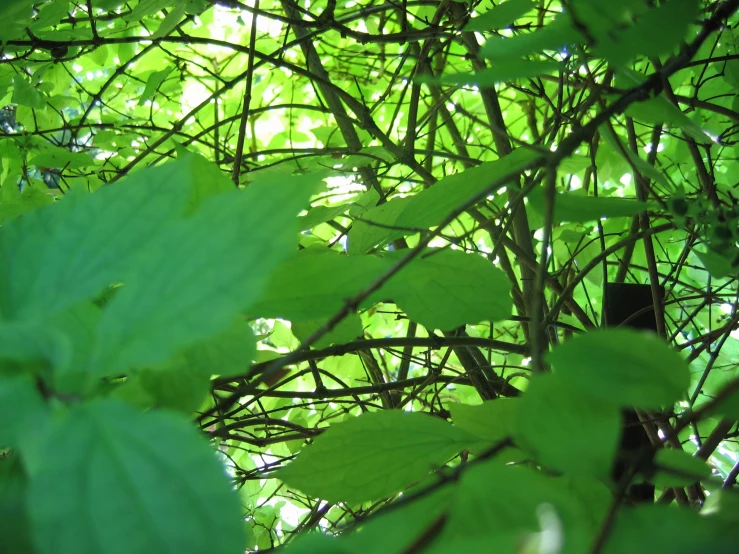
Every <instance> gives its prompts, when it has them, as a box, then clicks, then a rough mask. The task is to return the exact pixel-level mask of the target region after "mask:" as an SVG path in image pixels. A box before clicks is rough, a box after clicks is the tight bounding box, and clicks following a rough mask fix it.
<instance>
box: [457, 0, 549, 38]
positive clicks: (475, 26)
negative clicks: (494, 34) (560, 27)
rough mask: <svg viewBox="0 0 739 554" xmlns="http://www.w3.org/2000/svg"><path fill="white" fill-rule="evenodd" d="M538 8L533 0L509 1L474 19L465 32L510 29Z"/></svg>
mask: <svg viewBox="0 0 739 554" xmlns="http://www.w3.org/2000/svg"><path fill="white" fill-rule="evenodd" d="M535 7H536V4H534V2H532V0H508V1H507V2H503V3H502V4H498V5H497V6H495V7H494V8H493V9H491V10H489V11H487V12H485V13H483V14H482V15H478V16H477V17H473V18H472V19H470V20H469V22H468V23H467V25H465V26H464V29H462V30H463V31H492V30H494V29H502V28H504V27H508V26H509V25H510V24H512V23H513V22H514V21H516V19H518V18H519V17H521V16H523V15H526V14H527V13H529V12H530V11H532V10H533V9H534V8H535Z"/></svg>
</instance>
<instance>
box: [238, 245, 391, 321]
mask: <svg viewBox="0 0 739 554" xmlns="http://www.w3.org/2000/svg"><path fill="white" fill-rule="evenodd" d="M386 267H387V262H385V261H384V260H382V259H381V258H377V257H375V256H344V255H341V254H338V253H336V252H332V251H312V250H304V251H302V252H299V253H298V254H297V255H296V256H294V257H293V258H291V259H289V260H287V261H286V262H283V263H282V264H281V265H280V266H279V267H278V268H277V270H276V271H275V272H274V274H273V275H272V276H271V277H270V279H269V282H268V284H267V288H266V291H265V292H264V294H263V295H262V298H261V299H260V300H259V301H258V302H257V303H256V304H254V305H253V306H252V307H251V309H250V310H249V313H250V314H252V315H253V316H255V317H281V318H284V319H287V320H290V321H293V322H295V321H310V320H315V319H317V318H321V317H330V316H332V315H333V314H334V313H335V312H336V311H338V310H339V309H341V307H342V306H343V304H344V299H345V298H349V297H351V296H353V295H354V294H356V293H357V292H359V291H360V290H361V289H362V288H364V287H365V286H367V285H369V284H370V283H371V282H372V280H373V279H374V278H375V277H376V276H378V275H379V274H380V273H381V272H382V271H383V270H384V269H385V268H386Z"/></svg>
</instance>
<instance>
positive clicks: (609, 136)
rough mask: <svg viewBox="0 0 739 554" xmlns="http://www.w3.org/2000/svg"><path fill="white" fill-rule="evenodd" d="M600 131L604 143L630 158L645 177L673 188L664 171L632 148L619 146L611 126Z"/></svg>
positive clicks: (617, 153) (631, 162) (601, 128)
mask: <svg viewBox="0 0 739 554" xmlns="http://www.w3.org/2000/svg"><path fill="white" fill-rule="evenodd" d="M598 131H599V132H600V134H601V137H602V138H603V141H604V143H605V144H606V145H608V146H609V147H610V148H611V150H612V151H613V152H614V153H615V154H616V155H618V156H620V157H622V158H624V159H626V160H628V161H629V162H630V164H633V165H634V167H636V169H637V170H638V171H639V172H640V173H641V174H642V175H644V176H645V177H648V178H649V179H651V180H652V181H654V182H655V183H659V184H661V185H664V186H665V188H667V189H668V190H672V188H673V187H672V185H671V184H670V183H669V182H668V181H667V179H665V176H664V175H662V173H660V172H659V171H658V170H657V169H656V168H655V167H654V166H652V165H650V164H649V163H647V162H646V161H645V160H643V159H642V158H640V157H639V156H638V155H637V154H636V153H634V152H632V151H631V149H630V148H621V147H620V146H619V140H618V138H617V137H616V136H615V135H614V133H613V131H612V130H611V127H610V126H608V125H603V126H601V127H599V129H598ZM620 177H621V175H620V174H619V175H618V177H617V178H620Z"/></svg>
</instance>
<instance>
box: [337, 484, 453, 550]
mask: <svg viewBox="0 0 739 554" xmlns="http://www.w3.org/2000/svg"><path fill="white" fill-rule="evenodd" d="M432 479H433V478H431V479H426V480H425V481H423V482H421V483H420V484H419V485H417V486H415V487H413V488H412V489H410V490H409V491H408V494H415V493H420V492H422V491H423V490H424V489H425V487H427V486H429V485H430V484H431V483H433V481H432ZM453 492H454V490H453V488H452V487H449V486H447V487H441V488H438V489H436V490H431V491H426V492H425V493H424V495H423V496H421V497H419V498H417V499H416V500H415V501H414V502H412V503H410V504H407V505H406V506H403V507H400V508H397V509H395V510H389V511H388V512H386V513H383V512H379V513H378V514H377V515H376V517H372V518H369V519H368V520H367V521H365V522H364V523H363V524H362V525H361V527H360V528H359V529H358V530H355V531H354V532H352V533H350V534H345V535H342V536H341V538H340V541H341V544H342V545H343V546H345V547H347V548H348V549H349V550H348V551H349V552H352V553H357V554H360V553H361V554H388V553H390V552H397V553H401V552H408V551H409V549H411V548H412V547H413V545H415V544H416V542H417V541H418V540H419V539H421V537H423V536H424V533H425V532H426V531H427V529H428V528H429V527H430V526H433V525H434V522H435V521H438V520H439V517H440V516H441V515H442V514H443V513H444V511H446V509H447V507H448V505H449V501H450V499H451V497H452V494H453Z"/></svg>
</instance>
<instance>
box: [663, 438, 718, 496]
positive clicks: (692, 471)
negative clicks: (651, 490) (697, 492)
mask: <svg viewBox="0 0 739 554" xmlns="http://www.w3.org/2000/svg"><path fill="white" fill-rule="evenodd" d="M654 463H655V465H656V466H657V468H658V469H659V471H657V474H656V475H655V476H654V483H655V484H656V485H657V486H660V487H686V486H688V485H692V484H693V483H697V482H698V481H703V480H705V479H708V478H709V477H710V476H711V468H710V466H709V465H708V464H707V463H706V462H705V460H702V459H700V458H697V457H695V456H692V455H691V454H690V453H688V452H685V451H684V450H675V449H673V448H660V449H659V450H657V452H656V453H655V456H654Z"/></svg>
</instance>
